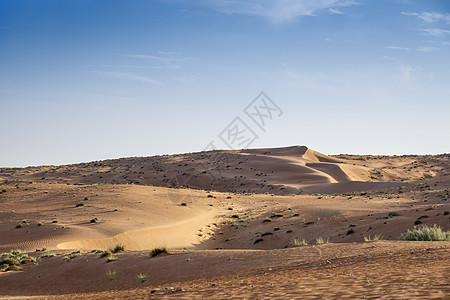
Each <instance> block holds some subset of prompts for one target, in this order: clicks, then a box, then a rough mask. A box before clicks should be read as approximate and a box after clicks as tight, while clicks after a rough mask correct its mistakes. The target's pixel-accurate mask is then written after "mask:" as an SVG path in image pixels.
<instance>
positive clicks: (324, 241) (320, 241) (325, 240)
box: [316, 236, 330, 245]
mask: <svg viewBox="0 0 450 300" xmlns="http://www.w3.org/2000/svg"><path fill="white" fill-rule="evenodd" d="M329 242H330V238H327V239H324V238H323V237H321V236H319V237H318V238H316V244H317V245H320V244H328V243H329Z"/></svg>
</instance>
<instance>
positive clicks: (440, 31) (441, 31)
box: [419, 28, 450, 37]
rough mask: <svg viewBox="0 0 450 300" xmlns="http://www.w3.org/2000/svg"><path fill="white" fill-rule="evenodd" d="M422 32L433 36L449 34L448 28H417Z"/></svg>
mask: <svg viewBox="0 0 450 300" xmlns="http://www.w3.org/2000/svg"><path fill="white" fill-rule="evenodd" d="M419 31H422V32H423V33H424V34H426V35H428V36H433V37H446V36H447V35H449V34H450V30H445V29H438V28H428V29H419Z"/></svg>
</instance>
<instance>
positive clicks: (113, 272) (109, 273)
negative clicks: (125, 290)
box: [106, 270, 116, 281]
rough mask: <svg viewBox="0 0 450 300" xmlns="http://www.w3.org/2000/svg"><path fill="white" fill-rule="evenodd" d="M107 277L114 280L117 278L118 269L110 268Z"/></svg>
mask: <svg viewBox="0 0 450 300" xmlns="http://www.w3.org/2000/svg"><path fill="white" fill-rule="evenodd" d="M106 277H108V279H109V280H111V281H113V280H114V279H116V271H111V270H108V272H106Z"/></svg>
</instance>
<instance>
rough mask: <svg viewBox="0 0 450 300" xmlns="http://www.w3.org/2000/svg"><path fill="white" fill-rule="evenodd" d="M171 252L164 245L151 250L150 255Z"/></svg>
mask: <svg viewBox="0 0 450 300" xmlns="http://www.w3.org/2000/svg"><path fill="white" fill-rule="evenodd" d="M163 253H165V254H169V250H167V248H166V247H162V248H155V249H153V250H152V251H150V257H155V256H158V255H160V254H163Z"/></svg>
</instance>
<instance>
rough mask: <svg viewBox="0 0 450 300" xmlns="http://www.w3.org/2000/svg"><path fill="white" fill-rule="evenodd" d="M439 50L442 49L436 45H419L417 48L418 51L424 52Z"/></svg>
mask: <svg viewBox="0 0 450 300" xmlns="http://www.w3.org/2000/svg"><path fill="white" fill-rule="evenodd" d="M439 50H440V49H439V48H434V47H419V48H417V49H416V51H419V52H424V53H428V52H433V51H439Z"/></svg>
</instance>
